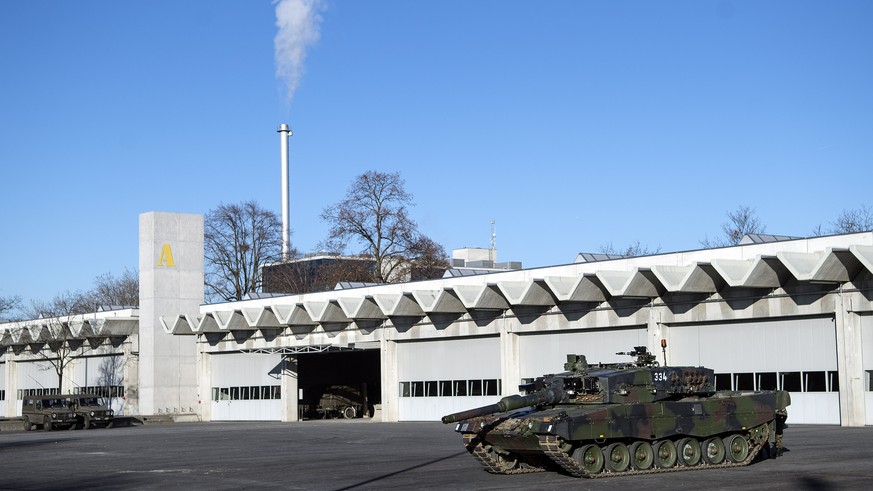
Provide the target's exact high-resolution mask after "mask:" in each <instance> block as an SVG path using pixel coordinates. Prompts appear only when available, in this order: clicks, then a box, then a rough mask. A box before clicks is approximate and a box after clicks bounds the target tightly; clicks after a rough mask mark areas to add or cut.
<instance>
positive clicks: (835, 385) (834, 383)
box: [828, 371, 840, 392]
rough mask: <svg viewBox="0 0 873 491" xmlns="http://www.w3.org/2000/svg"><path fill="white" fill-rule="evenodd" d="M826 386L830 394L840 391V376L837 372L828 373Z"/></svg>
mask: <svg viewBox="0 0 873 491" xmlns="http://www.w3.org/2000/svg"><path fill="white" fill-rule="evenodd" d="M828 386H829V387H830V391H831V392H839V391H840V375H839V374H838V373H837V372H835V371H833V372H828Z"/></svg>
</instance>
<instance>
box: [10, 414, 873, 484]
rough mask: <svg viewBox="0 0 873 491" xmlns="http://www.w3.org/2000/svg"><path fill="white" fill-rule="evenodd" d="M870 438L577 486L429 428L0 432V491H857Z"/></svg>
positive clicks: (809, 431)
mask: <svg viewBox="0 0 873 491" xmlns="http://www.w3.org/2000/svg"><path fill="white" fill-rule="evenodd" d="M871 441H873V427H864V428H840V427H834V426H795V425H791V426H790V427H789V428H788V429H787V430H786V431H785V446H786V452H785V454H784V455H783V457H781V458H778V459H770V460H763V461H757V462H754V463H753V464H752V465H749V466H747V467H742V468H733V469H710V470H700V471H690V472H671V473H664V474H654V475H642V476H625V477H615V478H608V479H593V480H592V479H577V478H574V477H570V476H568V475H565V474H560V473H557V472H545V473H537V474H524V475H515V476H502V475H493V474H489V473H487V472H485V470H484V469H483V468H482V467H481V466H480V465H479V464H478V463H477V462H476V461H475V460H474V459H473V458H472V457H471V456H470V455H469V454H468V453H467V452H466V451H465V450H464V448H463V447H462V445H461V438H460V435H458V434H457V433H455V432H454V431H452V426H446V425H443V424H441V423H433V422H420V423H379V422H373V421H369V420H353V421H346V420H329V421H321V420H319V421H305V422H297V423H274V422H235V423H171V424H159V425H149V424H147V425H142V426H129V427H120V428H110V429H92V430H75V431H52V432H44V431H31V432H25V431H21V430H11V431H7V430H5V429H4V431H0V489H15V490H43V489H53V490H54V489H90V490H102V489H113V490H115V489H182V488H184V489H188V490H199V489H204V490H206V489H208V490H223V489H307V490H309V489H312V490H351V489H355V490H357V489H441V490H443V489H446V490H452V489H477V490H481V489H501V490H504V489H546V490H548V489H566V488H568V487H572V488H573V489H597V490H601V489H603V490H608V489H622V490H625V491H626V490H627V489H629V488H630V489H649V490H655V489H670V490H700V489H707V490H713V489H752V488H767V489H768V490H783V489H785V490H788V489H791V490H796V489H815V490H828V489H868V488H869V487H870V486H871V483H873V465H871V460H873V445H871V444H870V442H871Z"/></svg>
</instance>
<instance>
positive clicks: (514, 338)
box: [498, 318, 521, 396]
mask: <svg viewBox="0 0 873 491" xmlns="http://www.w3.org/2000/svg"><path fill="white" fill-rule="evenodd" d="M514 321H516V319H506V318H504V319H501V320H500V321H498V322H500V379H501V383H500V384H501V386H502V391H501V392H502V393H501V395H502V396H508V395H512V394H518V385H519V384H520V383H521V364H520V363H519V355H518V334H516V333H514V332H512V324H511V322H514Z"/></svg>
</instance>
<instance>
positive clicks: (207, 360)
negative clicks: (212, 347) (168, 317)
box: [197, 335, 212, 421]
mask: <svg viewBox="0 0 873 491" xmlns="http://www.w3.org/2000/svg"><path fill="white" fill-rule="evenodd" d="M197 341H198V342H197V372H198V376H197V385H198V387H199V389H198V392H199V400H198V403H199V406H198V408H197V414H198V416H199V417H200V421H212V355H210V354H209V353H206V352H204V350H203V347H204V346H205V345H206V343H202V342H200V341H201V340H200V336H199V335H198V336H197Z"/></svg>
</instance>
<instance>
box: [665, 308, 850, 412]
mask: <svg viewBox="0 0 873 491" xmlns="http://www.w3.org/2000/svg"><path fill="white" fill-rule="evenodd" d="M667 361H668V363H669V364H671V365H693V366H700V365H702V366H706V367H709V368H712V369H713V370H715V373H716V385H717V387H718V388H719V389H730V390H753V389H754V390H762V389H763V390H772V389H776V388H779V389H783V390H787V391H789V392H790V393H791V407H790V408H789V409H788V422H789V423H792V422H793V423H813V424H839V423H840V400H839V394H838V392H837V391H838V390H839V379H838V377H837V349H836V329H835V325H834V321H833V318H829V317H828V318H812V319H784V320H770V321H761V322H743V323H725V324H696V325H693V326H674V327H671V328H670V341H669V346H668V347H667Z"/></svg>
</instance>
